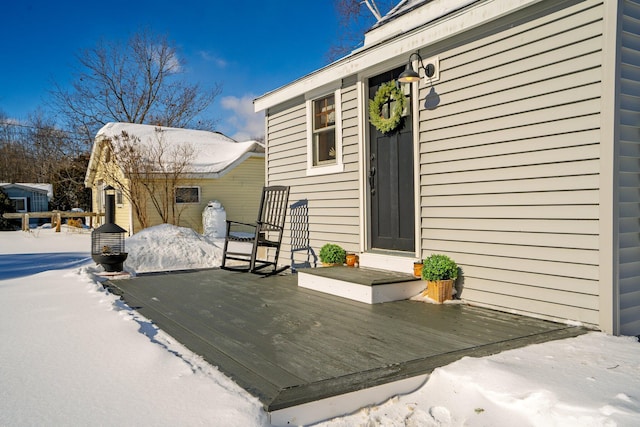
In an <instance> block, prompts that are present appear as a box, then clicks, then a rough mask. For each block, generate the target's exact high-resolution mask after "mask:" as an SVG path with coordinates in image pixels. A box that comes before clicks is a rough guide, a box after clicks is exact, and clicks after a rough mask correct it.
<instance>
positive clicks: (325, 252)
mask: <svg viewBox="0 0 640 427" xmlns="http://www.w3.org/2000/svg"><path fill="white" fill-rule="evenodd" d="M318 255H319V257H320V262H322V264H323V265H342V264H344V263H345V261H346V259H347V252H346V251H345V250H344V249H342V247H341V246H340V245H336V244H335V243H327V244H326V245H324V246H323V247H322V248H320V253H319V254H318Z"/></svg>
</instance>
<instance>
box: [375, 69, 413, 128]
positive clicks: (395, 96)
mask: <svg viewBox="0 0 640 427" xmlns="http://www.w3.org/2000/svg"><path fill="white" fill-rule="evenodd" d="M391 100H393V101H395V104H394V106H393V110H392V111H391V114H389V118H386V117H384V116H383V115H382V107H383V106H384V105H385V104H386V103H387V102H389V101H391ZM405 105H406V99H405V97H404V92H403V91H402V90H401V89H400V88H399V87H398V86H396V81H395V80H391V81H390V82H387V83H384V84H382V85H381V86H380V87H379V88H378V91H377V92H376V94H375V96H374V97H373V99H370V100H369V122H370V123H371V124H372V125H373V126H375V128H376V129H378V130H379V131H380V132H382V133H389V132H391V131H393V130H395V129H396V128H397V127H398V126H400V123H401V122H402V112H403V111H404V107H405Z"/></svg>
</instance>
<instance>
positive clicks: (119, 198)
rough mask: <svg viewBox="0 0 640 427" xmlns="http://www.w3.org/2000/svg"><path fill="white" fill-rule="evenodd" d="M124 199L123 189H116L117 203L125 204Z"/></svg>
mask: <svg viewBox="0 0 640 427" xmlns="http://www.w3.org/2000/svg"><path fill="white" fill-rule="evenodd" d="M123 203H124V202H123V200H122V190H116V205H121V204H123Z"/></svg>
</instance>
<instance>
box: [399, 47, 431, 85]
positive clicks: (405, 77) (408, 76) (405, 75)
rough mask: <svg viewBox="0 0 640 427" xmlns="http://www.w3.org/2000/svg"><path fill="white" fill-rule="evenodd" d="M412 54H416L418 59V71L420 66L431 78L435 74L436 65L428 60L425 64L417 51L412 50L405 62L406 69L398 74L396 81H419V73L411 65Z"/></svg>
mask: <svg viewBox="0 0 640 427" xmlns="http://www.w3.org/2000/svg"><path fill="white" fill-rule="evenodd" d="M414 55H415V56H417V57H418V59H419V60H420V63H419V64H418V71H420V68H422V69H423V70H424V75H425V76H427V77H428V78H431V77H433V76H434V75H435V74H436V66H435V65H434V64H432V63H430V62H429V63H428V64H427V65H426V66H425V65H424V61H423V59H422V57H421V56H420V54H419V53H417V52H414V53H412V54H411V55H409V63H408V64H407V68H406V70H404V71H403V72H402V73H401V74H400V75H399V76H398V81H399V82H400V83H413V82H417V81H420V74H418V72H417V71H415V70H414V69H413V65H412V64H411V58H412V57H413V56H414Z"/></svg>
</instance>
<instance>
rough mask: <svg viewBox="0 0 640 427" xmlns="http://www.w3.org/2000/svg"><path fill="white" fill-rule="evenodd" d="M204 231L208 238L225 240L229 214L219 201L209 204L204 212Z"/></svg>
mask: <svg viewBox="0 0 640 427" xmlns="http://www.w3.org/2000/svg"><path fill="white" fill-rule="evenodd" d="M202 230H203V234H204V235H205V236H206V237H212V238H224V237H225V234H226V233H227V213H226V212H225V210H224V208H223V207H222V204H221V203H220V202H219V201H217V200H212V201H210V202H209V203H207V206H206V207H205V208H204V211H203V212H202Z"/></svg>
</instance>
